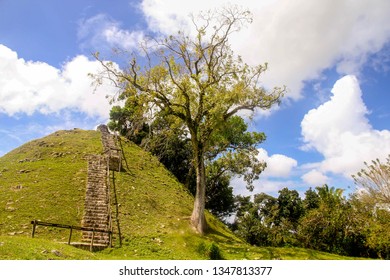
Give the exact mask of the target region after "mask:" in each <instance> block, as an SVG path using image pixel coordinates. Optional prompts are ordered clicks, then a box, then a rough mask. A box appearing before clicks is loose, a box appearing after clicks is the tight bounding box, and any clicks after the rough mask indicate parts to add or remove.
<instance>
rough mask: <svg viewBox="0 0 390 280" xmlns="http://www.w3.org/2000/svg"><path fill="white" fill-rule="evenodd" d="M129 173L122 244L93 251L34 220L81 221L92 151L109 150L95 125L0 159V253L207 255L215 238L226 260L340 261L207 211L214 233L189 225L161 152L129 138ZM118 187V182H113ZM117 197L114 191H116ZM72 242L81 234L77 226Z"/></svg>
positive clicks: (183, 195) (188, 203) (185, 200)
mask: <svg viewBox="0 0 390 280" xmlns="http://www.w3.org/2000/svg"><path fill="white" fill-rule="evenodd" d="M122 146H123V150H124V154H125V161H124V162H123V165H124V166H123V167H124V171H123V172H121V173H115V177H116V180H115V189H116V195H117V200H118V204H119V221H120V229H121V232H122V235H123V246H122V247H121V248H118V247H117V244H118V239H116V246H115V247H114V248H110V249H106V250H104V251H103V252H100V253H90V252H87V251H83V250H80V249H76V248H73V247H70V246H66V245H63V244H59V242H58V241H62V242H64V241H66V240H67V238H68V231H67V230H64V229H56V228H45V227H38V228H37V231H36V236H37V237H38V238H35V239H32V238H30V237H29V235H30V234H31V225H30V224H29V222H30V221H31V220H33V219H40V220H42V221H48V222H55V223H63V224H72V225H80V222H81V219H82V214H83V205H84V196H85V184H86V169H87V163H86V160H85V158H86V156H87V155H88V154H92V153H100V152H101V151H102V147H101V143H100V134H99V133H98V132H96V131H83V130H72V131H59V132H56V133H53V134H51V135H49V136H47V137H45V138H42V139H38V140H35V141H31V142H29V143H27V144H25V145H23V146H21V147H19V148H18V149H16V150H14V151H12V152H10V153H8V154H7V155H5V156H3V157H2V158H0V174H1V175H0V259H207V258H208V256H207V248H208V247H209V246H210V244H212V243H215V244H217V245H218V247H219V249H220V250H221V253H222V256H223V257H224V258H226V259H275V258H276V259H339V258H341V257H339V256H336V255H331V254H325V253H321V252H316V251H311V250H304V249H293V248H255V247H251V246H248V245H247V244H245V243H244V242H242V241H241V240H239V239H238V238H237V237H235V236H234V235H233V234H232V233H231V232H230V231H229V230H228V229H227V228H226V227H225V226H224V225H223V224H222V223H220V222H219V221H218V220H217V219H215V218H214V217H213V216H212V215H209V214H207V220H208V224H209V226H210V233H208V234H207V235H206V236H199V235H198V234H196V233H195V232H194V231H193V229H192V228H191V226H190V223H189V217H190V215H191V210H192V206H193V198H192V197H191V195H190V194H189V193H188V192H187V191H186V190H185V189H184V187H183V186H182V185H181V184H179V183H178V182H177V180H176V179H175V178H174V177H173V176H172V175H171V174H170V173H169V172H168V171H167V170H166V169H165V168H164V167H163V166H162V165H161V164H160V163H159V162H158V161H157V159H156V158H154V157H153V156H151V155H150V154H148V153H145V152H144V151H142V150H141V149H139V148H138V147H137V146H136V145H134V144H132V143H130V142H128V141H125V140H122ZM112 187H113V186H112ZM112 198H114V196H112ZM73 236H74V237H73V239H72V240H73V241H79V240H80V232H75V233H74V235H73Z"/></svg>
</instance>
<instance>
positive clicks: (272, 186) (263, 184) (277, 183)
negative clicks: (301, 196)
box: [230, 176, 296, 196]
mask: <svg viewBox="0 0 390 280" xmlns="http://www.w3.org/2000/svg"><path fill="white" fill-rule="evenodd" d="M230 183H231V185H232V186H234V189H233V193H234V194H235V195H244V196H248V195H253V194H258V193H261V192H264V193H267V194H271V195H275V196H277V193H278V191H280V190H281V189H283V188H286V187H288V188H290V187H291V186H295V185H296V183H295V182H294V181H291V180H269V179H267V178H264V177H262V176H260V179H259V180H257V181H255V182H254V189H253V191H252V192H250V191H249V190H248V189H247V188H246V184H245V182H244V180H243V179H242V178H233V179H232V180H231V182H230Z"/></svg>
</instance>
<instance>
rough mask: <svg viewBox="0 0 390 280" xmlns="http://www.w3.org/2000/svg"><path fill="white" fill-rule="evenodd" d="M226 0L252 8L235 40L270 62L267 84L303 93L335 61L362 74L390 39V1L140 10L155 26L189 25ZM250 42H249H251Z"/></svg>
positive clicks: (147, 2) (266, 0) (168, 5)
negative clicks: (202, 12) (306, 84)
mask: <svg viewBox="0 0 390 280" xmlns="http://www.w3.org/2000/svg"><path fill="white" fill-rule="evenodd" d="M227 3H232V4H238V5H240V6H243V7H248V8H249V9H250V10H251V11H252V13H253V17H254V21H253V24H252V25H250V26H249V27H248V28H246V29H243V30H242V32H240V33H239V34H237V35H236V36H234V37H233V38H232V40H231V43H232V45H233V47H234V49H235V50H236V51H237V52H238V53H241V54H242V56H243V58H244V60H245V61H248V62H250V63H256V64H259V63H264V62H269V66H270V70H269V71H268V73H266V74H265V76H264V79H263V81H264V83H265V85H266V86H269V87H273V86H275V85H277V86H280V85H286V86H287V87H288V88H289V90H290V91H289V93H288V96H289V97H291V98H294V99H296V98H299V97H300V96H301V90H302V87H303V85H304V81H307V80H310V79H316V78H319V77H320V76H321V72H322V71H323V70H324V69H326V68H330V67H334V66H336V68H337V69H338V71H339V72H340V73H358V72H359V70H360V68H361V66H362V65H363V64H364V63H366V62H367V57H368V56H369V55H370V54H373V53H376V52H378V51H380V50H381V49H382V48H383V47H384V45H385V43H386V42H388V41H389V40H390V1H388V0H373V1H347V0H323V1H308V0H295V1H290V0H263V1H250V0H230V1H229V2H227V1H223V0H218V1H208V0H198V1H192V2H191V1H190V2H186V3H185V5H183V1H181V0H166V1H158V0H143V1H142V3H141V9H142V11H143V13H144V15H145V17H146V20H147V22H148V24H149V28H150V29H152V30H153V31H159V32H163V33H165V34H171V33H175V32H176V31H177V30H178V29H185V30H188V29H189V27H188V26H190V24H189V23H188V17H187V16H188V14H190V13H191V12H193V13H194V14H197V12H198V11H200V10H208V9H213V8H215V7H219V6H223V5H226V4H227ZM248 42H250V43H248Z"/></svg>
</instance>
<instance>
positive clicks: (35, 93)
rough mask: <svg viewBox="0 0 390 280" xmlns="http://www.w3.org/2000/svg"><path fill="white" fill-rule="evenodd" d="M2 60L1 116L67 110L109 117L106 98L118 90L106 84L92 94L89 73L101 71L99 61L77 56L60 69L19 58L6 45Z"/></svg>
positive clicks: (0, 82) (0, 77) (0, 68)
mask: <svg viewBox="0 0 390 280" xmlns="http://www.w3.org/2000/svg"><path fill="white" fill-rule="evenodd" d="M0 61H1V62H0V113H5V114H7V115H10V116H13V115H15V114H18V113H25V114H28V115H32V114H33V113H36V112H38V113H41V114H50V113H59V112H60V111H61V110H64V109H68V110H75V111H78V112H82V113H85V114H87V115H88V116H89V117H99V118H101V119H107V118H108V115H109V110H110V105H109V102H108V100H107V99H106V95H112V94H114V93H115V91H116V90H115V88H114V87H112V86H109V85H103V86H102V87H99V88H97V90H96V92H95V93H93V90H94V88H93V87H92V86H91V82H92V80H91V79H90V78H89V77H88V73H97V72H98V71H99V69H100V65H99V63H98V62H97V61H90V60H89V59H88V58H87V57H85V56H77V57H75V58H73V59H72V60H70V61H68V62H66V63H65V64H64V65H63V66H62V68H61V69H57V68H55V67H53V66H51V65H49V64H47V63H44V62H39V61H36V62H33V61H25V60H24V59H23V58H18V56H17V53H16V52H14V51H12V50H11V49H9V48H7V47H6V46H4V45H0Z"/></svg>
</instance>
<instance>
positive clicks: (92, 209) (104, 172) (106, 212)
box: [82, 125, 121, 246]
mask: <svg viewBox="0 0 390 280" xmlns="http://www.w3.org/2000/svg"><path fill="white" fill-rule="evenodd" d="M98 130H100V132H101V140H102V144H103V150H104V153H103V155H91V156H89V157H88V176H87V188H86V195H85V203H84V217H83V220H82V226H83V227H87V228H92V229H99V230H104V231H111V232H112V227H113V226H112V213H111V202H110V170H111V171H112V172H115V171H120V169H121V150H120V149H118V148H117V147H116V144H115V141H114V139H113V136H112V135H111V134H110V133H109V131H108V128H107V126H105V125H100V126H99V127H98ZM118 230H119V221H118ZM111 237H112V235H111ZM82 242H88V243H92V244H95V245H100V246H108V245H110V244H111V240H110V234H108V233H104V232H88V231H84V232H83V236H82Z"/></svg>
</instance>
